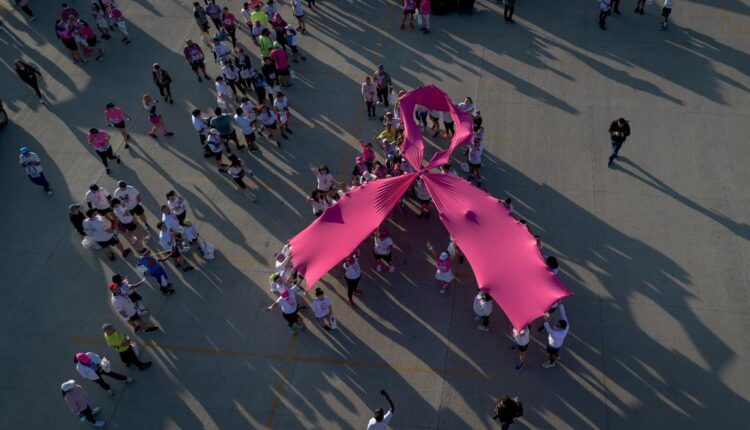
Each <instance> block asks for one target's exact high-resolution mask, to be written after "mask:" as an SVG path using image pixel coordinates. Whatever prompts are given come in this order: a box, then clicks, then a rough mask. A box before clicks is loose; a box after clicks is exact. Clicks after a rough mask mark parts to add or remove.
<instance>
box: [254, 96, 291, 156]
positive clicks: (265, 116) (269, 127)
mask: <svg viewBox="0 0 750 430" xmlns="http://www.w3.org/2000/svg"><path fill="white" fill-rule="evenodd" d="M258 121H260V123H261V124H263V128H265V129H266V132H267V133H268V135H267V136H268V138H269V139H270V140H271V141H272V142H273V143H275V144H276V147H277V148H281V139H280V135H279V125H278V122H277V121H276V114H275V113H274V112H273V111H271V109H269V108H268V106H266V105H265V104H259V105H258ZM287 138H288V137H287Z"/></svg>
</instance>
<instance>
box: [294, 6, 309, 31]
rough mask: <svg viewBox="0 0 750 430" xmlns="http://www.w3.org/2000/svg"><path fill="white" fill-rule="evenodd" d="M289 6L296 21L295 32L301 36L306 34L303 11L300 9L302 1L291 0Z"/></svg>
mask: <svg viewBox="0 0 750 430" xmlns="http://www.w3.org/2000/svg"><path fill="white" fill-rule="evenodd" d="M290 6H291V7H292V15H294V18H296V19H297V28H296V30H297V31H299V32H301V33H302V34H305V33H307V29H306V28H305V11H304V9H303V7H302V0H292V2H291V4H290Z"/></svg>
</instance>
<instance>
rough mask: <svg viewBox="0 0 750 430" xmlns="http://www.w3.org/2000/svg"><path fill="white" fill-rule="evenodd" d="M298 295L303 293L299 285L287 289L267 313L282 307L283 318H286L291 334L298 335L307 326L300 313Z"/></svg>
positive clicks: (268, 308)
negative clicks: (298, 331)
mask: <svg viewBox="0 0 750 430" xmlns="http://www.w3.org/2000/svg"><path fill="white" fill-rule="evenodd" d="M298 294H302V292H301V290H300V288H299V287H298V286H297V285H293V286H291V287H289V288H287V289H284V290H281V292H280V293H279V297H278V298H277V299H276V301H275V302H273V303H271V306H269V307H267V308H266V310H267V311H270V310H272V309H273V308H275V307H276V306H279V307H281V316H282V317H284V319H285V320H286V322H287V325H289V332H290V333H291V334H295V333H297V330H304V329H305V324H304V323H303V322H302V318H301V317H300V316H299V313H298V312H299V308H298V305H297V295H298Z"/></svg>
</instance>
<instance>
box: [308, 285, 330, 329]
mask: <svg viewBox="0 0 750 430" xmlns="http://www.w3.org/2000/svg"><path fill="white" fill-rule="evenodd" d="M312 307H313V313H314V314H315V318H317V320H318V321H320V323H321V324H322V325H323V328H324V329H325V330H328V331H330V330H331V329H333V326H332V324H333V320H334V317H333V307H332V306H331V301H330V300H328V297H326V295H325V293H324V292H323V289H321V288H316V289H315V298H314V299H313V301H312Z"/></svg>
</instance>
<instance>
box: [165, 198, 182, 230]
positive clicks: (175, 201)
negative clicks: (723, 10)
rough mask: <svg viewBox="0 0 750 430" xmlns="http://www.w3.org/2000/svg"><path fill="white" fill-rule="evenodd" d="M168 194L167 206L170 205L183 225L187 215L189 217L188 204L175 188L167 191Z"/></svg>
mask: <svg viewBox="0 0 750 430" xmlns="http://www.w3.org/2000/svg"><path fill="white" fill-rule="evenodd" d="M166 196H167V206H169V209H170V210H171V211H172V213H173V214H174V215H175V216H176V217H177V219H178V220H179V221H180V225H182V224H183V223H184V222H185V217H187V205H185V199H184V198H183V197H182V196H181V195H179V194H177V191H175V190H169V191H167V195H166Z"/></svg>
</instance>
